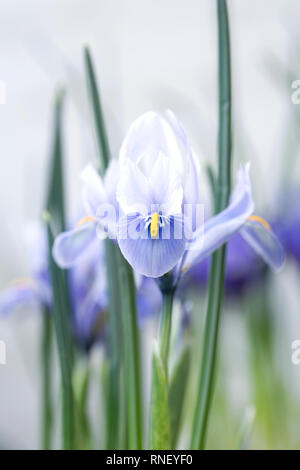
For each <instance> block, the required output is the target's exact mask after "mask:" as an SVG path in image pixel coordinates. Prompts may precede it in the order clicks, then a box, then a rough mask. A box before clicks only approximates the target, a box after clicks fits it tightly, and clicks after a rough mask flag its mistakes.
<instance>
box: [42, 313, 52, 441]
mask: <svg viewBox="0 0 300 470" xmlns="http://www.w3.org/2000/svg"><path fill="white" fill-rule="evenodd" d="M42 330H43V331H42V341H41V377H42V412H41V417H42V426H41V438H42V439H41V443H42V449H44V450H49V449H51V444H52V432H53V396H52V378H53V377H52V359H53V357H52V346H53V344H52V343H53V341H52V338H53V334H52V330H53V325H52V318H51V315H50V312H49V311H48V309H45V310H44V311H43V319H42Z"/></svg>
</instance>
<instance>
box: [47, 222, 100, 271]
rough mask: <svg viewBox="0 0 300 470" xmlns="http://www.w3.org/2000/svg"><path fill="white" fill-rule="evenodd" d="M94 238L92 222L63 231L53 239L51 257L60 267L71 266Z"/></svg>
mask: <svg viewBox="0 0 300 470" xmlns="http://www.w3.org/2000/svg"><path fill="white" fill-rule="evenodd" d="M95 238H96V230H95V224H94V223H93V222H88V223H85V224H84V225H81V226H79V227H76V228H75V229H73V230H69V231H67V232H63V233H61V234H60V235H58V236H57V237H56V239H55V242H54V245H53V249H52V253H53V258H54V259H55V261H56V263H57V264H58V266H60V267H61V268H71V267H72V266H74V265H75V264H76V263H77V262H78V261H79V260H80V259H81V257H82V256H84V255H85V253H86V251H87V250H88V249H89V248H90V247H91V245H92V243H93V241H94V240H95Z"/></svg>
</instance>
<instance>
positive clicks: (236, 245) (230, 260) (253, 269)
mask: <svg viewBox="0 0 300 470" xmlns="http://www.w3.org/2000/svg"><path fill="white" fill-rule="evenodd" d="M209 265H210V258H206V259H205V260H203V261H202V262H201V263H200V264H198V265H196V266H194V268H192V269H191V271H190V272H189V273H188V274H187V279H185V283H184V284H185V287H187V286H188V285H189V284H191V285H194V286H201V285H202V286H203V287H204V286H206V283H207V281H208V275H209ZM266 272H267V268H266V266H265V265H264V263H263V262H262V260H261V259H260V257H259V256H258V255H257V253H256V252H255V251H254V250H253V249H252V248H251V247H250V246H249V245H248V243H247V242H246V241H245V240H244V239H243V237H242V236H241V235H240V234H239V233H236V234H235V235H233V237H232V238H231V239H230V240H229V242H228V244H227V251H226V268H225V294H226V295H228V296H241V295H243V294H244V293H245V292H246V291H247V290H248V289H250V288H251V287H253V286H255V285H257V283H259V282H261V281H262V280H263V279H264V277H265V275H266Z"/></svg>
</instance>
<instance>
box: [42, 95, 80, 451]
mask: <svg viewBox="0 0 300 470" xmlns="http://www.w3.org/2000/svg"><path fill="white" fill-rule="evenodd" d="M62 97H63V93H62V92H59V93H58V95H57V98H56V102H55V116H54V136H53V146H52V155H51V171H50V179H49V192H48V201H47V209H48V212H46V213H45V215H44V221H45V224H46V228H47V236H48V252H49V271H50V279H51V287H52V298H53V300H52V310H51V314H52V317H53V320H54V327H55V334H56V340H57V346H58V354H59V361H60V371H61V382H62V428H63V429H62V441H63V442H62V445H63V448H64V449H71V448H72V446H73V391H72V362H73V352H72V337H71V326H70V309H69V297H68V288H67V279H66V273H65V272H64V271H63V270H61V269H60V268H59V267H58V266H57V265H56V263H55V261H54V259H53V257H52V246H53V242H54V238H55V236H56V235H57V234H58V233H60V232H61V231H63V230H64V229H65V213H64V188H63V164H62V135H61V125H62Z"/></svg>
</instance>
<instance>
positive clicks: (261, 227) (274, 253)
mask: <svg viewBox="0 0 300 470" xmlns="http://www.w3.org/2000/svg"><path fill="white" fill-rule="evenodd" d="M240 233H241V235H242V237H243V238H244V239H245V240H246V241H247V242H248V243H249V245H250V246H252V248H253V249H254V250H255V251H256V252H257V253H258V254H259V255H260V256H261V257H262V259H263V260H264V261H265V262H266V263H267V264H268V265H269V266H270V267H271V268H273V269H274V270H275V271H278V270H279V269H280V268H281V267H282V266H283V264H284V260H285V253H284V249H283V247H282V245H281V243H280V241H279V240H278V238H277V237H276V235H275V234H274V232H272V230H271V227H270V226H269V225H268V224H267V223H266V222H265V221H264V220H263V219H260V217H253V218H251V217H250V219H248V220H247V222H246V223H245V225H244V226H243V228H242V229H241V231H240Z"/></svg>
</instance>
